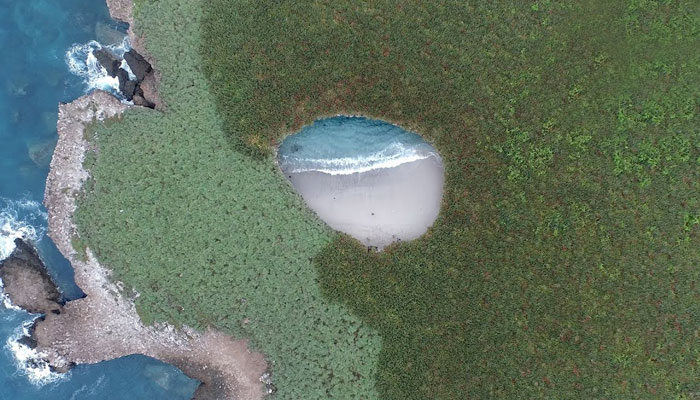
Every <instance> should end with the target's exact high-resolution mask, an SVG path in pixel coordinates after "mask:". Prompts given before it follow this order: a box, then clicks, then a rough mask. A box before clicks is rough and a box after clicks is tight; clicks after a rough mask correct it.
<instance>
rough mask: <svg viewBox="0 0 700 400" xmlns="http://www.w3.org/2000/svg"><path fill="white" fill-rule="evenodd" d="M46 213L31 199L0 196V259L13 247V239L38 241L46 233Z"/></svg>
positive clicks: (9, 252) (10, 251)
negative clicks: (13, 198)
mask: <svg viewBox="0 0 700 400" xmlns="http://www.w3.org/2000/svg"><path fill="white" fill-rule="evenodd" d="M46 220H47V214H46V211H44V210H43V208H42V207H41V204H39V203H38V202H36V201H32V200H11V199H6V198H3V197H0V260H4V259H5V258H7V257H9V256H10V254H12V252H13V251H14V249H15V239H26V240H30V241H33V242H38V241H39V240H41V238H42V237H43V236H44V234H45V233H46V228H45V227H46Z"/></svg>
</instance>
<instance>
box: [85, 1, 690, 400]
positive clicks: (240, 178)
mask: <svg viewBox="0 0 700 400" xmlns="http://www.w3.org/2000/svg"><path fill="white" fill-rule="evenodd" d="M202 6H203V7H202ZM138 10H139V14H138V15H137V17H138V21H139V24H140V27H141V29H142V30H143V33H144V34H145V36H146V37H147V44H148V48H149V50H151V52H152V53H153V55H154V56H155V57H156V58H157V59H158V60H159V63H158V65H157V67H158V68H159V69H160V70H161V71H162V73H163V82H162V95H163V97H164V99H165V101H166V102H167V103H168V105H169V109H168V112H167V113H165V114H163V115H160V114H156V113H151V112H147V111H133V112H129V113H127V114H126V115H125V116H124V119H123V121H121V122H120V123H115V124H112V125H111V126H108V127H101V128H99V135H98V139H97V140H98V142H99V146H100V153H99V156H98V158H97V161H96V163H95V165H94V167H93V168H92V171H93V175H94V177H95V179H94V183H93V185H92V186H91V187H92V190H91V191H90V192H89V193H88V194H87V196H86V197H85V199H84V200H83V201H82V203H81V206H80V209H79V213H78V216H77V218H78V222H79V225H80V233H81V238H82V239H84V240H86V241H87V242H88V243H89V245H90V247H91V248H93V249H95V251H96V252H97V255H98V257H99V258H100V260H102V261H104V262H105V263H106V264H107V265H109V266H110V267H112V268H113V269H115V271H116V273H117V276H118V277H119V278H120V279H122V280H124V281H125V283H127V284H128V285H130V286H132V287H133V288H134V289H136V290H137V291H139V292H140V293H141V294H142V296H141V297H140V298H139V304H138V308H139V310H140V312H141V315H142V316H143V317H144V320H146V321H153V320H169V321H172V322H175V323H185V324H190V325H193V326H196V327H200V328H201V327H204V326H215V327H218V328H221V329H224V330H227V331H228V332H231V333H233V334H235V335H239V336H246V337H251V338H252V339H253V341H254V343H255V344H256V346H258V348H260V349H261V350H262V351H264V352H265V353H266V354H267V355H268V356H269V358H270V360H273V361H274V364H273V365H272V368H273V372H274V374H275V375H274V376H275V379H276V384H278V387H279V388H280V392H279V397H282V398H289V399H316V398H323V399H325V398H339V399H355V398H362V399H365V398H382V399H387V400H388V399H397V400H404V399H494V398H502V399H533V398H551V399H579V398H586V399H692V398H694V397H697V395H698V393H700V378H698V377H699V376H700V366H699V365H698V363H700V345H698V340H699V338H700V329H699V328H698V327H700V291H699V290H698V287H697V285H698V282H699V281H700V268H698V266H700V250H699V249H700V121H699V119H698V111H699V110H700V52H698V51H697V49H698V48H700V19H699V18H700V17H699V16H700V12H699V10H698V5H697V2H696V1H693V0H678V1H670V0H669V1H651V0H622V1H602V0H596V1H591V0H588V1H582V2H553V1H550V0H541V1H533V2H530V3H526V2H465V1H438V0H436V1H431V2H396V1H375V2H360V1H343V0H336V1H314V2H299V1H275V2H262V1H244V0H240V1H233V0H201V2H200V1H185V0H180V1H178V0H150V1H145V0H142V1H140V2H139V8H138ZM202 18H203V19H202ZM200 28H201V29H202V30H201V32H200ZM200 33H201V35H200ZM197 49H199V54H197ZM200 63H203V67H202V65H200ZM202 69H203V70H204V72H205V73H206V78H205V75H204V73H203V72H202ZM341 112H346V113H353V114H355V113H357V114H365V115H370V116H374V117H379V118H382V119H385V120H389V121H392V122H396V123H399V124H401V125H403V126H404V127H406V128H409V129H411V130H414V131H416V132H421V133H422V134H424V135H425V136H426V137H427V138H428V139H430V140H431V141H432V142H433V143H434V145H435V146H436V147H437V148H438V150H439V151H440V153H441V155H442V157H443V160H444V161H445V167H446V188H445V194H444V204H443V207H442V211H441V215H440V217H439V219H438V221H437V222H436V224H435V226H434V227H433V229H431V230H430V231H429V232H428V234H426V235H425V236H424V237H423V238H422V239H420V240H417V241H414V242H410V243H402V244H401V245H397V246H393V247H391V248H389V249H387V250H385V251H384V252H382V253H378V254H377V253H368V252H367V251H366V249H365V248H362V247H361V246H360V245H359V244H358V243H357V242H355V241H353V240H351V239H349V238H347V237H345V236H341V235H333V234H332V233H331V232H329V231H328V230H327V229H326V228H324V227H323V226H322V224H321V223H319V222H318V221H317V220H316V219H315V218H314V217H313V216H312V215H310V214H309V213H308V211H306V209H305V207H304V206H303V204H302V203H301V201H300V200H299V199H298V197H297V196H296V195H294V194H293V193H291V190H290V188H289V186H288V185H287V184H286V182H285V181H284V179H283V177H281V176H280V174H279V173H278V172H277V169H276V166H275V165H274V163H273V160H272V158H271V157H270V153H271V152H270V150H271V145H273V144H275V143H278V142H279V141H280V139H281V137H282V136H283V135H284V134H286V133H288V132H291V131H294V130H296V129H298V128H299V127H300V126H302V125H303V124H306V123H310V122H311V121H312V120H313V119H315V118H318V117H320V116H324V115H329V114H336V113H341ZM224 132H225V134H224ZM121 210H123V211H121ZM312 261H313V262H312ZM321 294H323V296H322V295H321ZM244 299H245V300H244ZM347 309H350V310H352V311H353V312H354V315H355V317H353V316H352V315H349V314H348V311H346V310H347ZM359 321H363V322H359Z"/></svg>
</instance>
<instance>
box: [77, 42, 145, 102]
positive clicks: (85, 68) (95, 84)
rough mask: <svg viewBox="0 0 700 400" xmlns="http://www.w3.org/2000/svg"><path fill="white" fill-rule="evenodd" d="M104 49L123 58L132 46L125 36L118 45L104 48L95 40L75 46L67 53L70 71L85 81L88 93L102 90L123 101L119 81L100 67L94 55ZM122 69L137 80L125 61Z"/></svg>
mask: <svg viewBox="0 0 700 400" xmlns="http://www.w3.org/2000/svg"><path fill="white" fill-rule="evenodd" d="M102 48H106V49H108V50H109V51H111V52H112V53H113V54H114V55H115V56H117V57H118V58H123V57H124V53H126V52H127V51H129V49H131V44H130V43H129V37H128V36H125V37H124V40H123V41H122V42H121V43H120V44H118V45H109V46H103V45H102V44H100V43H99V42H97V41H95V40H91V41H89V42H87V43H84V44H74V45H73V46H71V48H70V49H68V51H66V56H65V58H66V64H67V65H68V69H69V70H70V72H71V73H72V74H73V75H76V76H78V77H80V78H82V79H83V83H84V84H85V87H86V89H85V92H86V93H87V92H90V91H91V90H94V89H101V90H104V91H107V92H110V93H112V94H113V95H115V96H117V97H118V98H119V99H122V100H123V96H122V95H121V93H120V92H119V79H117V78H113V77H111V76H109V74H107V70H106V69H105V68H104V67H103V66H102V65H100V63H99V62H98V61H97V58H96V57H95V55H94V54H93V52H94V51H95V50H99V49H102ZM121 67H122V68H124V69H125V70H126V71H127V72H128V73H129V77H130V78H131V79H135V76H134V74H133V73H132V72H131V69H130V68H129V66H128V65H127V63H126V61H124V60H123V59H122V63H121Z"/></svg>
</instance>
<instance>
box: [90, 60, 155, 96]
mask: <svg viewBox="0 0 700 400" xmlns="http://www.w3.org/2000/svg"><path fill="white" fill-rule="evenodd" d="M98 51H100V50H96V51H95V53H97V52H98ZM95 57H97V54H95ZM124 59H125V60H126V63H127V64H128V65H129V68H130V69H131V72H133V74H134V75H135V76H136V80H132V79H131V78H130V76H129V73H128V72H127V71H126V70H125V69H124V68H121V67H119V66H117V70H116V72H115V75H114V76H116V77H117V79H119V92H121V94H122V95H124V97H125V98H126V100H128V101H133V102H134V104H135V105H137V106H142V107H148V108H155V107H156V104H155V103H154V102H153V101H151V100H149V98H148V96H149V95H147V94H145V92H144V90H143V89H142V87H141V86H142V85H143V86H144V87H146V88H147V89H149V88H150V86H152V81H153V68H151V64H149V63H148V61H146V60H145V59H144V58H143V57H142V56H141V55H140V54H138V53H137V52H136V51H135V50H133V49H131V50H129V51H128V52H126V53H124ZM117 62H118V63H119V65H121V62H120V61H117ZM150 92H153V91H152V90H149V93H150Z"/></svg>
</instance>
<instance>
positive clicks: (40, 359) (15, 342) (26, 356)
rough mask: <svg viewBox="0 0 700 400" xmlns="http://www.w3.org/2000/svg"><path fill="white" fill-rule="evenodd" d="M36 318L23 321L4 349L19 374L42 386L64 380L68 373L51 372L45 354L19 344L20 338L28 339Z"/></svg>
mask: <svg viewBox="0 0 700 400" xmlns="http://www.w3.org/2000/svg"><path fill="white" fill-rule="evenodd" d="M37 318H39V316H38V315H37V316H35V317H34V318H31V319H29V320H27V321H24V322H23V323H22V325H21V326H19V327H18V328H17V330H16V331H15V333H14V334H13V335H12V336H10V337H9V338H8V339H7V343H6V344H5V348H7V349H8V350H9V351H10V353H12V356H13V357H14V359H15V365H16V367H17V370H18V371H19V372H20V373H21V374H22V375H25V376H26V377H27V379H28V380H29V382H31V383H32V384H33V385H35V386H43V385H47V384H49V383H54V382H57V381H59V380H62V379H66V377H67V376H68V375H69V374H70V372H68V373H66V374H60V373H57V372H53V371H52V370H51V367H50V366H49V363H48V362H47V361H46V354H45V353H43V352H40V351H37V350H36V349H32V348H31V347H29V346H27V345H26V344H24V343H22V342H21V340H22V338H24V337H29V334H30V332H29V330H30V328H31V327H32V325H33V324H34V320H36V319H37Z"/></svg>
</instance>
